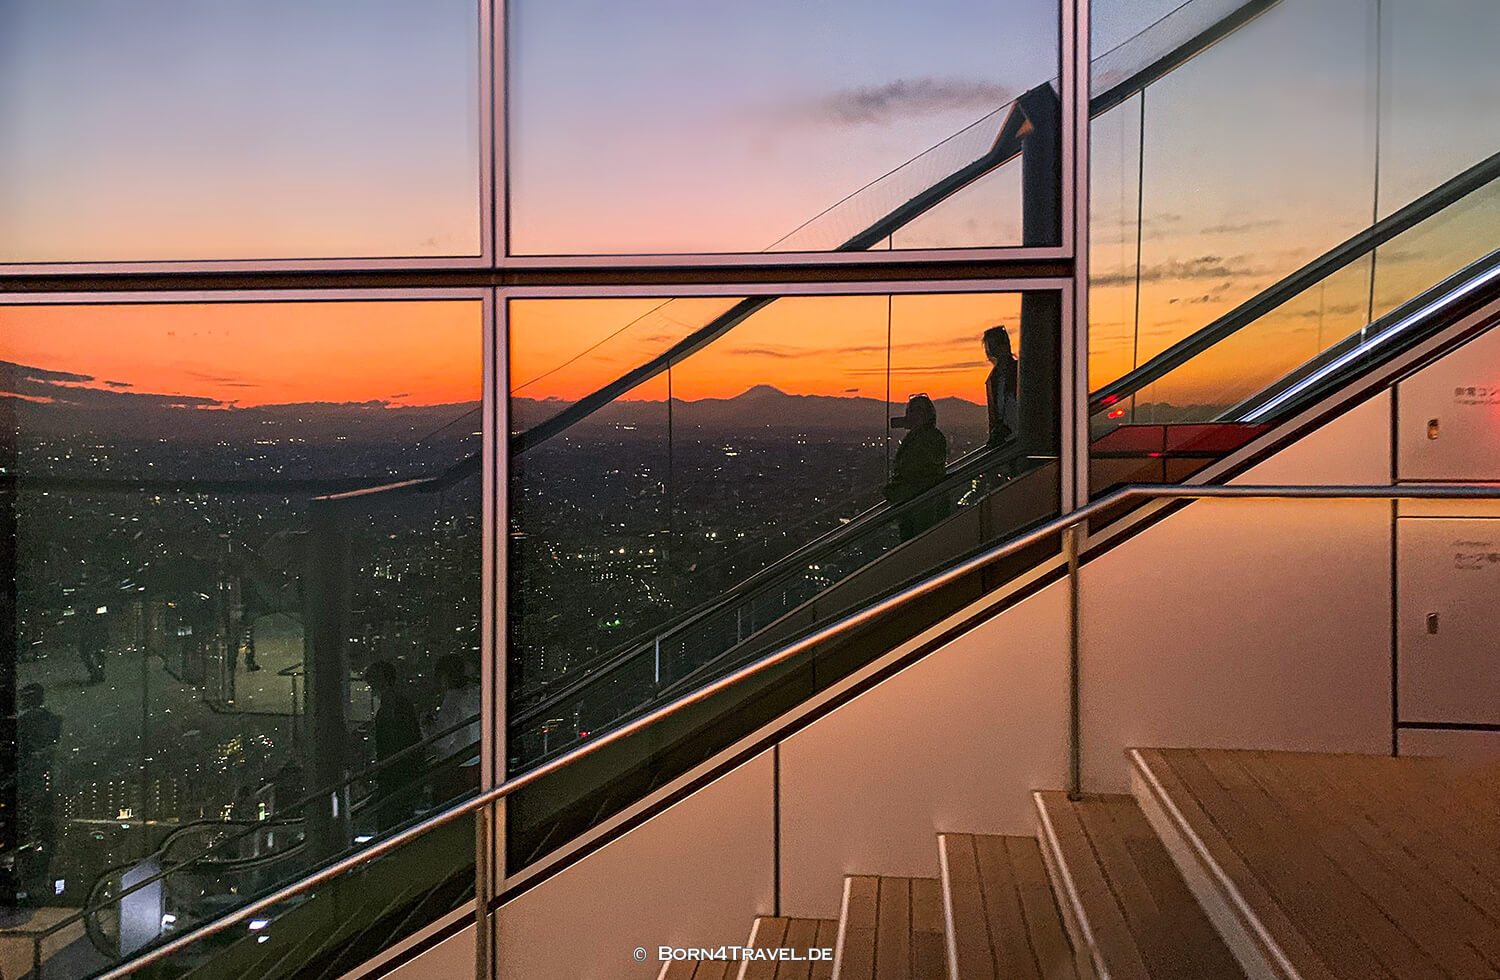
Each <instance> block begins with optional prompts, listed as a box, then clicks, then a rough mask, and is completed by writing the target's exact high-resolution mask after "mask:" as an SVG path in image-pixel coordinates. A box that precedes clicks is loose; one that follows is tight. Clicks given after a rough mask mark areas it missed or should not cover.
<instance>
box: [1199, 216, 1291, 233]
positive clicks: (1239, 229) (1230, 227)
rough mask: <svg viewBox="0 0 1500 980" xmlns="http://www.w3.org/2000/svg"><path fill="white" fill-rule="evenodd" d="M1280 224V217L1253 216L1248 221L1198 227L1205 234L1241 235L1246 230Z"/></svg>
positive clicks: (1257, 229) (1264, 228) (1255, 229)
mask: <svg viewBox="0 0 1500 980" xmlns="http://www.w3.org/2000/svg"><path fill="white" fill-rule="evenodd" d="M1281 224H1282V220H1281V219H1280V218H1254V219H1251V220H1248V221H1238V222H1235V221H1229V222H1224V223H1222V224H1217V225H1209V226H1207V227H1206V228H1203V229H1200V230H1201V232H1202V234H1205V235H1242V234H1244V233H1245V232H1247V231H1265V230H1267V229H1270V228H1278V227H1280V226H1281Z"/></svg>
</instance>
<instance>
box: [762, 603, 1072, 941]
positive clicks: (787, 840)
mask: <svg viewBox="0 0 1500 980" xmlns="http://www.w3.org/2000/svg"><path fill="white" fill-rule="evenodd" d="M1066 626H1067V599H1066V592H1065V591H1064V590H1063V589H1062V588H1060V587H1058V586H1055V585H1054V586H1053V587H1050V588H1048V589H1046V590H1044V591H1042V592H1040V593H1038V594H1036V595H1034V596H1032V597H1030V598H1028V599H1026V600H1025V601H1023V602H1021V603H1019V604H1018V605H1016V606H1015V607H1014V608H1012V609H1010V610H1007V611H1006V613H1005V614H1004V615H1002V616H999V617H996V618H995V619H992V620H990V621H989V622H987V623H984V624H983V625H981V626H979V627H978V628H977V629H974V630H972V631H970V632H969V633H967V634H965V635H964V636H962V637H960V638H958V639H957V640H954V641H953V642H952V643H949V644H948V645H947V646H945V647H943V648H942V649H940V650H938V651H937V652H935V653H933V654H931V655H929V656H927V657H925V658H923V659H922V660H921V661H919V662H917V663H916V664H913V665H912V666H911V667H908V668H907V669H905V670H903V671H901V672H900V673H899V674H897V675H896V676H894V677H892V678H890V679H889V680H887V681H885V682H884V683H882V684H880V685H879V686H877V687H875V688H873V689H871V690H870V691H868V692H866V693H865V694H862V695H860V696H859V697H857V698H855V699H854V700H853V701H851V702H849V703H848V704H846V705H844V706H843V707H841V708H839V709H838V710H836V711H834V712H832V713H830V714H829V715H827V716H826V717H824V718H821V719H819V720H818V721H817V722H815V723H814V724H812V725H810V726H809V727H807V728H805V729H803V730H802V731H801V732H798V733H797V734H796V735H793V736H792V737H791V738H789V739H787V740H786V741H785V742H783V743H782V747H781V856H782V866H781V875H782V907H783V910H784V911H785V913H786V914H788V915H795V916H836V915H837V914H838V910H839V899H840V895H841V892H842V887H843V877H844V875H846V874H875V873H879V874H888V875H915V876H923V877H936V876H937V874H938V857H937V837H936V835H937V834H938V833H940V832H943V831H970V832H982V833H995V834H1000V833H1004V834H1027V833H1030V832H1031V829H1032V827H1033V825H1034V824H1035V822H1036V817H1035V813H1034V811H1033V810H1032V809H1031V799H1030V796H1029V791H1030V789H1031V787H1033V786H1058V785H1061V783H1062V780H1063V779H1064V778H1065V774H1066V771H1067V753H1066V748H1065V744H1066V743H1065V742H1064V735H1065V733H1066V731H1067V682H1068V662H1067V634H1066Z"/></svg>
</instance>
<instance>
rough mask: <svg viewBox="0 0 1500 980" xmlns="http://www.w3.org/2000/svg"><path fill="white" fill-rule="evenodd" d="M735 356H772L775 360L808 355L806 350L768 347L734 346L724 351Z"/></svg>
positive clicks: (787, 359) (786, 359)
mask: <svg viewBox="0 0 1500 980" xmlns="http://www.w3.org/2000/svg"><path fill="white" fill-rule="evenodd" d="M725 353H726V354H732V355H733V356H735V357H774V358H776V359H777V360H783V361H789V360H793V359H795V358H798V357H806V356H809V352H808V351H785V350H775V349H773V348H770V347H736V348H734V349H733V350H728V351H725Z"/></svg>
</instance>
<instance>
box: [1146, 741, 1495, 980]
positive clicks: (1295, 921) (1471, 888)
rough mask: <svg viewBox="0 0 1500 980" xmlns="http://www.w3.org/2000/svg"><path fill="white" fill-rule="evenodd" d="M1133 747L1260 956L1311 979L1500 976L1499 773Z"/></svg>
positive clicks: (1355, 759) (1417, 762)
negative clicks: (1254, 936) (1230, 896)
mask: <svg viewBox="0 0 1500 980" xmlns="http://www.w3.org/2000/svg"><path fill="white" fill-rule="evenodd" d="M1132 755H1133V758H1134V759H1135V763H1134V764H1135V765H1136V768H1137V770H1138V771H1141V772H1148V773H1149V774H1150V775H1151V779H1147V780H1144V784H1145V785H1146V787H1147V789H1148V791H1150V792H1153V793H1155V794H1156V795H1157V796H1159V797H1164V798H1165V800H1166V802H1167V803H1169V804H1170V808H1167V807H1164V808H1163V809H1164V811H1165V812H1168V813H1173V814H1175V815H1176V816H1174V817H1173V818H1172V819H1175V820H1179V821H1181V822H1182V823H1184V824H1186V827H1187V829H1188V830H1189V831H1191V834H1192V837H1193V838H1195V839H1196V840H1197V842H1198V846H1199V847H1201V849H1202V850H1203V851H1205V852H1206V853H1207V855H1208V858H1207V860H1211V861H1212V862H1213V864H1214V865H1216V866H1217V867H1218V869H1219V875H1221V876H1222V879H1221V880H1219V883H1218V884H1216V885H1215V887H1216V889H1218V890H1220V891H1222V892H1224V893H1226V894H1227V893H1228V891H1229V888H1230V887H1231V886H1232V888H1233V890H1234V892H1235V893H1236V897H1237V898H1238V901H1239V902H1240V903H1241V904H1242V906H1243V908H1244V909H1245V910H1246V912H1245V914H1246V915H1248V916H1253V918H1254V923H1255V926H1256V928H1257V929H1258V930H1259V931H1260V932H1261V934H1262V935H1263V936H1264V937H1265V940H1266V942H1267V943H1268V944H1269V945H1268V947H1267V948H1268V949H1270V950H1272V951H1273V953H1268V954H1267V955H1274V956H1276V957H1278V958H1280V959H1281V960H1283V961H1284V962H1285V963H1287V964H1288V965H1290V967H1291V968H1292V969H1294V970H1296V971H1297V972H1298V973H1300V974H1301V975H1302V976H1304V977H1308V978H1319V980H1344V978H1354V977H1360V978H1364V977H1375V978H1379V977H1392V978H1394V977H1399V978H1403V980H1404V978H1406V977H1413V978H1424V977H1432V978H1436V977H1470V978H1479V977H1493V976H1500V855H1497V854H1496V850H1495V848H1494V845H1493V841H1494V840H1496V839H1497V838H1500V817H1497V808H1496V806H1495V803H1496V801H1497V800H1500V778H1497V775H1500V774H1497V773H1496V772H1495V771H1493V770H1489V771H1472V770H1471V771H1467V772H1466V771H1461V770H1459V769H1458V768H1457V767H1455V766H1452V765H1450V764H1448V763H1446V762H1443V761H1441V760H1436V759H1393V758H1390V757H1388V756H1360V755H1333V754H1320V753H1300V752H1257V751H1246V750H1201V749H1139V750H1134V752H1133V753H1132ZM1223 882H1227V883H1228V884H1227V885H1226V884H1224V883H1223Z"/></svg>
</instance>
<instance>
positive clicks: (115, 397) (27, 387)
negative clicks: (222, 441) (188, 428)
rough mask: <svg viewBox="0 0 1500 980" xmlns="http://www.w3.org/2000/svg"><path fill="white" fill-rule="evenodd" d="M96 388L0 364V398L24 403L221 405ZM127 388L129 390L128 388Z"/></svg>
mask: <svg viewBox="0 0 1500 980" xmlns="http://www.w3.org/2000/svg"><path fill="white" fill-rule="evenodd" d="M91 382H92V383H94V384H99V382H95V381H94V379H93V378H92V377H90V376H88V375H84V374H73V373H70V372H67V371H48V370H44V369H42V368H34V367H28V366H27V365H25V364H16V363H14V362H12V361H0V394H5V395H15V396H17V397H20V398H24V399H26V400H27V401H35V402H51V403H55V404H60V405H72V406H74V407H76V408H99V409H124V408H130V407H134V406H141V407H145V406H151V407H157V408H216V407H221V406H222V405H223V404H224V403H223V402H221V401H219V400H218V399H216V398H199V397H196V396H193V395H158V394H146V393H143V392H135V391H119V390H116V389H117V388H118V387H119V385H120V383H119V382H103V384H105V385H109V387H90V386H89V384H90V383H91ZM127 387H128V386H127Z"/></svg>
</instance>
